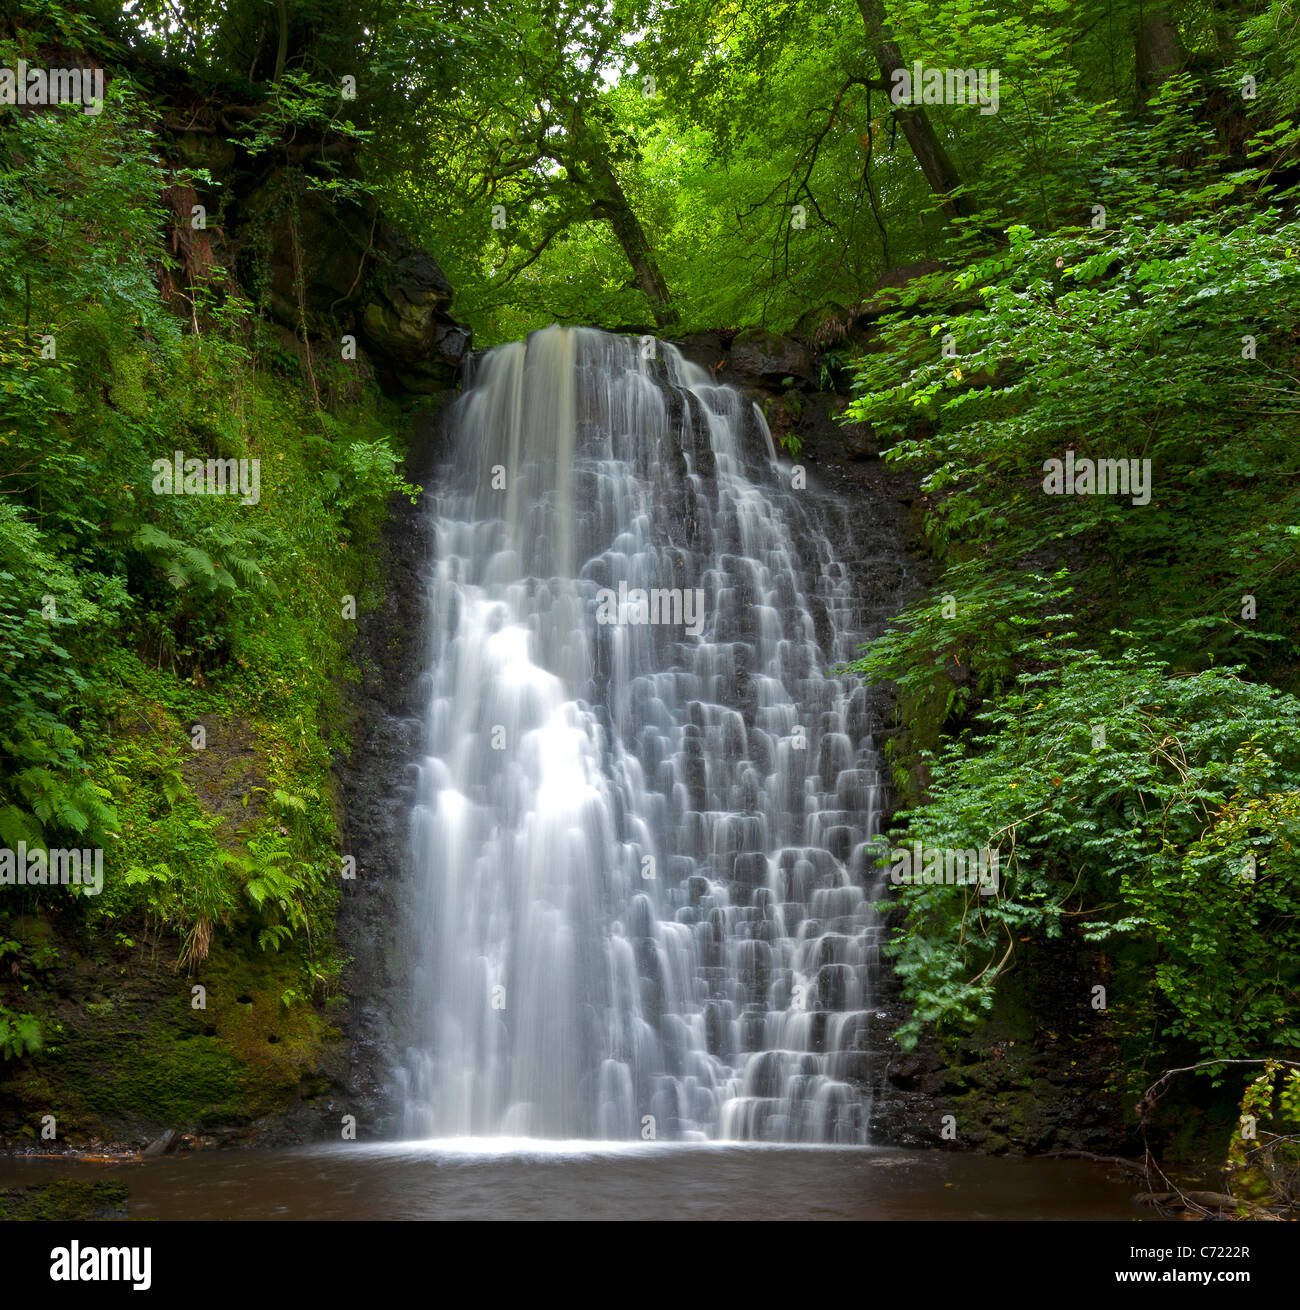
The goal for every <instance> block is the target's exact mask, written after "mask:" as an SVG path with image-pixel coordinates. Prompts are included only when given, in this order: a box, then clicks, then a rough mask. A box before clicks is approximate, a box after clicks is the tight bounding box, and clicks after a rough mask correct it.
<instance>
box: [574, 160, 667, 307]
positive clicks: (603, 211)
mask: <svg viewBox="0 0 1300 1310" xmlns="http://www.w3.org/2000/svg"><path fill="white" fill-rule="evenodd" d="M593 172H594V173H595V175H596V176H595V182H596V187H597V198H596V200H595V201H593V203H592V206H591V210H592V213H593V214H595V215H596V217H598V218H604V219H608V220H609V225H610V227H612V228H613V229H614V235H615V236H616V237H617V238H618V244H619V245H620V246H622V247H623V253H624V254H625V255H626V256H627V262H628V263H629V264H631V265H632V277H633V279H634V280H635V282H636V284H637V286H638V287H640V288H641V290H642V291H643V292H645V296H646V299H647V300H648V301H649V302H650V309H651V312H652V313H653V314H654V316H655V324H656V326H658V327H661V328H667V327H672V326H673V324H675V323H676V322H677V311H676V310H675V309H674V308H673V306H672V304H671V297H670V296H669V294H668V284H667V283H666V282H665V281H664V276H663V274H662V273H661V272H660V271H659V264H658V262H657V261H656V260H655V257H654V251H653V250H651V248H650V239H649V238H648V237H647V236H646V234H645V228H643V227H642V226H641V220H640V219H639V218H637V216H636V213H635V212H634V210H633V209H632V206H631V205H630V204H629V203H628V199H627V196H625V195H624V194H623V188H622V187H621V186H619V184H618V178H617V177H615V176H614V170H613V169H612V168H610V166H609V164H608V163H607V162H606V161H605V160H603V159H601V160H599V161H597V163H596V164H595V166H594V169H593Z"/></svg>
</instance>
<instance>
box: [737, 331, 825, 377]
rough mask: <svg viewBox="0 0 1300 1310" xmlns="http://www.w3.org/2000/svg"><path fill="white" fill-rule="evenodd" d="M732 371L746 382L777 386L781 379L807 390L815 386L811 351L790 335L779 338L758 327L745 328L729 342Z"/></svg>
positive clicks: (815, 369) (816, 370) (815, 363)
mask: <svg viewBox="0 0 1300 1310" xmlns="http://www.w3.org/2000/svg"><path fill="white" fill-rule="evenodd" d="M730 364H731V369H732V372H734V373H736V374H737V375H738V376H739V377H741V378H742V379H744V380H746V381H749V382H758V383H764V384H766V385H768V386H780V385H781V384H782V383H783V381H784V379H786V378H793V379H794V381H795V382H796V383H797V384H799V385H800V386H802V387H804V388H805V389H807V390H810V391H811V390H813V389H814V388H815V387H816V386H817V375H818V371H819V370H818V367H817V361H816V359H815V358H814V356H813V353H812V351H811V350H809V349H808V347H807V346H805V345H803V344H802V342H799V341H796V340H794V338H793V337H778V336H777V335H775V333H772V332H766V331H764V330H763V329H761V328H747V329H746V330H745V331H744V332H741V333H739V334H738V335H737V336H736V339H735V340H734V341H733V342H732V343H731V357H730Z"/></svg>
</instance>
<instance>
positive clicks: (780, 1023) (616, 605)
mask: <svg viewBox="0 0 1300 1310" xmlns="http://www.w3.org/2000/svg"><path fill="white" fill-rule="evenodd" d="M450 424H451V427H450V431H451V449H452V456H451V459H450V462H449V464H448V466H447V467H445V468H443V469H441V470H440V471H439V474H438V477H437V481H436V484H435V485H436V486H437V487H438V492H437V494H436V496H434V497H433V504H432V510H431V512H432V514H433V516H434V532H433V537H434V541H435V543H436V544H435V549H434V559H433V560H432V562H431V565H430V574H429V579H428V592H427V603H428V607H429V620H430V623H429V627H430V631H431V633H432V647H431V650H430V652H429V657H428V664H427V668H428V675H427V688H428V701H427V715H426V720H425V743H424V752H425V753H424V755H423V758H422V759H421V760H420V762H419V766H418V785H417V791H416V799H415V805H414V812H413V815H412V822H411V842H412V848H411V861H412V867H413V870H414V876H413V889H414V890H413V900H414V908H413V917H412V925H411V933H410V942H411V945H410V948H409V949H410V952H411V955H412V964H411V967H412V970H413V976H414V986H413V1010H412V1014H411V1017H410V1031H409V1036H408V1038H407V1041H406V1043H405V1045H406V1054H405V1057H404V1060H403V1067H402V1068H401V1069H400V1070H399V1071H398V1076H399V1084H400V1088H401V1095H402V1099H403V1104H404V1111H403V1119H404V1123H403V1128H404V1135H405V1136H406V1137H407V1138H427V1137H439V1138H471V1137H472V1138H481V1137H491V1136H505V1137H516V1138H519V1137H524V1138H560V1139H593V1138H602V1139H632V1140H635V1139H655V1140H679V1141H706V1140H712V1141H728V1140H729V1141H741V1140H753V1141H768V1142H806V1143H814V1142H822V1143H836V1144H842V1145H852V1144H862V1143H864V1142H866V1140H867V1127H868V1119H869V1113H870V1099H869V1092H868V1091H867V1090H866V1089H867V1088H868V1087H869V1086H870V1069H869V1053H868V1034H869V1032H870V1030H871V1021H872V1017H873V988H874V986H875V974H876V965H877V949H878V943H879V939H880V934H881V928H880V924H879V922H878V920H877V916H876V913H875V910H874V908H873V900H874V896H875V893H876V891H877V882H878V879H879V876H880V871H879V867H878V866H877V864H876V863H875V857H876V849H875V843H874V841H873V839H874V838H876V836H877V833H878V826H879V819H880V812H881V805H882V800H883V794H882V788H881V785H880V778H879V766H880V761H879V757H878V755H877V752H876V749H875V746H874V744H873V741H872V720H871V714H870V705H869V702H868V699H867V693H866V692H865V690H863V689H862V688H861V687H860V686H858V685H857V684H858V682H859V681H860V680H858V679H853V678H834V677H828V676H826V673H825V670H827V669H828V668H830V667H831V666H833V665H834V664H836V663H837V662H839V661H841V660H844V659H848V658H852V657H853V656H854V654H855V653H856V647H857V644H858V643H859V642H860V641H861V636H860V634H858V633H855V629H854V624H855V613H854V609H855V606H854V599H853V588H852V584H851V580H850V578H849V577H848V576H847V573H846V570H845V568H844V566H843V565H842V564H841V563H839V562H838V561H837V558H836V553H835V551H834V550H833V549H832V546H831V543H830V541H829V539H828V536H827V533H826V530H825V515H826V512H827V511H826V507H825V506H826V498H824V497H821V496H819V495H818V494H817V493H816V492H815V491H813V490H812V489H810V488H807V487H804V486H802V485H801V479H800V477H799V476H798V475H797V474H796V473H795V472H794V471H793V470H792V468H791V466H790V464H789V461H788V460H778V458H777V454H776V451H775V450H774V448H773V443H772V438H771V436H770V434H769V432H768V429H767V427H766V425H765V424H764V422H763V419H762V417H761V415H760V414H759V412H758V410H757V409H756V407H755V406H754V405H753V404H752V402H750V401H748V400H746V399H745V398H744V397H743V396H742V395H741V394H740V393H739V392H737V391H735V390H734V389H732V388H729V387H724V386H718V385H714V384H713V383H712V382H711V380H710V378H709V376H708V374H707V373H706V372H705V371H704V370H703V369H701V368H699V367H698V366H696V365H693V364H691V363H688V362H687V361H685V360H684V359H683V358H682V357H681V356H680V355H679V354H678V352H677V351H676V350H675V349H674V348H673V347H671V346H668V345H666V344H663V343H660V342H654V341H651V340H650V339H649V338H643V339H642V340H641V342H638V341H636V340H635V339H633V338H625V337H614V336H609V335H606V334H604V333H601V332H597V331H594V330H591V329H562V328H558V327H557V328H549V329H547V330H545V331H543V332H538V333H534V334H533V335H532V336H530V337H529V339H528V341H527V342H526V343H516V344H514V345H509V346H504V347H501V348H499V349H496V350H493V351H491V352H490V353H489V354H487V355H486V357H485V358H484V359H483V360H482V361H481V362H480V363H479V364H478V365H477V371H476V374H475V375H474V376H473V377H472V378H471V379H470V384H469V386H468V388H467V390H466V392H465V394H464V395H463V396H462V397H461V398H460V399H459V400H458V402H457V403H456V406H455V408H454V410H453V412H452V415H451V419H450Z"/></svg>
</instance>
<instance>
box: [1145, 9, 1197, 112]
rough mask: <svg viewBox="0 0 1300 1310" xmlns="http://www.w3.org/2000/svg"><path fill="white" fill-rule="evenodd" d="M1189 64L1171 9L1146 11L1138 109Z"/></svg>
mask: <svg viewBox="0 0 1300 1310" xmlns="http://www.w3.org/2000/svg"><path fill="white" fill-rule="evenodd" d="M1186 62H1187V52H1186V50H1184V49H1183V42H1182V38H1181V37H1180V36H1179V35H1178V28H1177V27H1176V26H1175V25H1174V20H1173V19H1172V18H1171V17H1170V16H1169V9H1168V7H1167V6H1166V5H1163V4H1160V5H1157V6H1156V7H1155V8H1153V9H1149V10H1147V11H1146V12H1144V13H1143V15H1142V22H1141V26H1140V27H1139V28H1138V37H1137V101H1138V103H1137V107H1138V109H1139V110H1141V109H1142V108H1143V107H1144V106H1145V105H1146V102H1147V101H1148V100H1149V99H1150V98H1151V96H1153V95H1154V94H1155V93H1156V92H1157V91H1158V90H1159V89H1160V86H1161V83H1163V82H1165V81H1167V80H1168V79H1169V77H1170V76H1171V75H1172V74H1173V73H1176V72H1177V71H1178V70H1179V69H1180V68H1182V67H1183V65H1184V64H1185V63H1186Z"/></svg>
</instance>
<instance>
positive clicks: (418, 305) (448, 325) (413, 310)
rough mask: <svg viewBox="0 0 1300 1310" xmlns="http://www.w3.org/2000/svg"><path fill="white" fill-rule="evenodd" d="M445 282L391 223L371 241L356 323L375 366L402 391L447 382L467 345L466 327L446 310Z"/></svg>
mask: <svg viewBox="0 0 1300 1310" xmlns="http://www.w3.org/2000/svg"><path fill="white" fill-rule="evenodd" d="M450 306H451V284H450V283H449V282H448V281H447V279H446V277H445V276H444V274H443V271H442V269H440V268H439V267H438V265H437V263H436V262H435V260H434V259H433V257H432V256H431V255H430V254H428V252H427V251H424V250H421V249H420V248H419V247H418V246H416V245H414V244H413V243H412V242H410V241H408V240H407V239H406V238H405V237H404V236H402V234H401V233H400V232H398V231H397V230H396V229H395V228H392V227H384V228H383V229H382V231H381V232H380V233H379V234H378V236H377V239H376V242H375V258H374V259H373V260H372V261H371V263H370V267H369V270H368V274H367V277H366V296H365V305H364V308H363V310H362V316H361V325H362V331H363V333H364V335H365V341H366V344H367V346H368V347H369V349H370V353H371V354H372V356H374V357H375V358H376V361H377V363H379V364H380V365H382V366H384V367H381V369H380V377H381V381H383V380H385V379H384V368H386V369H387V371H388V373H389V375H390V377H391V379H392V381H394V382H396V383H397V384H398V385H399V386H400V387H401V388H403V389H404V390H406V391H415V392H435V391H442V390H444V389H445V388H447V387H449V386H451V385H453V384H454V383H455V381H456V376H457V373H458V371H459V368H460V362H461V360H462V358H463V357H464V355H465V353H466V352H467V351H468V350H469V348H470V331H469V329H468V328H466V327H464V326H463V325H462V324H460V323H457V322H456V320H455V319H454V318H452V317H451V315H450V314H449V313H448V312H447V311H448V309H449V308H450Z"/></svg>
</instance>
